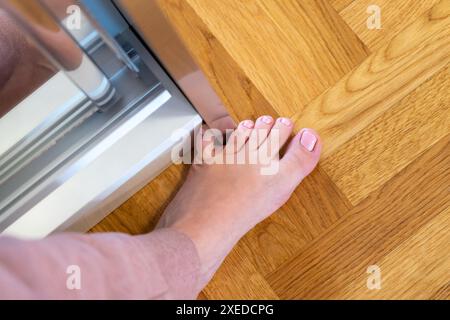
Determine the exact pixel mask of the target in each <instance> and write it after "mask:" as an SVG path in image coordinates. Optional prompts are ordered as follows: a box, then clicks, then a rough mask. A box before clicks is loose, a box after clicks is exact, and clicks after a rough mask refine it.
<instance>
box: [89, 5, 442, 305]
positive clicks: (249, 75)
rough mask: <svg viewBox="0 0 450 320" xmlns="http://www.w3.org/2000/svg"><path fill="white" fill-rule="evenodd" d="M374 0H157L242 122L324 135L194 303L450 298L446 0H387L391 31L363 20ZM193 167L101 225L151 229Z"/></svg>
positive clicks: (170, 174)
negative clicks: (318, 155) (291, 123)
mask: <svg viewBox="0 0 450 320" xmlns="http://www.w3.org/2000/svg"><path fill="white" fill-rule="evenodd" d="M136 1H138V0H136ZM139 1H145V0H139ZM369 2H370V1H368V0H329V1H323V0H320V1H314V0H305V1H303V0H302V1H294V0H286V1H275V0H246V1H238V0H225V1H223V0H158V3H159V5H160V6H161V7H162V9H163V11H164V12H165V14H166V16H167V17H168V19H169V21H170V22H171V23H172V24H173V26H174V29H175V30H176V32H177V33H178V34H179V36H180V37H181V38H182V39H183V41H184V42H185V44H186V47H187V48H188V50H189V51H190V52H191V54H192V55H193V56H194V57H195V59H196V60H197V61H198V63H199V65H200V66H201V68H202V70H203V71H204V72H205V74H206V75H207V77H208V78H209V80H210V81H211V83H212V85H213V87H214V89H215V90H216V91H217V93H218V95H219V96H220V97H221V98H222V99H223V101H224V104H225V105H226V106H227V108H228V109H229V111H230V114H231V115H232V116H233V117H234V118H235V119H236V120H242V119H246V118H251V119H254V118H255V117H257V116H259V115H261V114H270V115H272V116H289V115H291V116H292V117H293V119H294V120H295V123H296V128H297V129H299V128H301V127H314V128H316V129H318V131H319V132H320V134H321V136H322V138H323V139H324V141H325V150H324V155H323V158H322V160H321V162H320V164H319V166H318V169H317V170H316V171H314V172H313V174H312V175H311V176H309V177H308V178H306V179H305V180H304V181H303V183H302V184H301V186H300V187H299V188H298V189H297V190H296V191H295V193H294V195H293V197H292V198H291V199H290V200H289V201H288V203H287V204H286V205H285V206H283V207H282V208H281V209H280V210H279V211H278V212H276V213H275V214H274V215H273V216H271V217H270V218H269V219H267V220H266V221H264V222H262V223H261V224H259V225H258V226H256V228H255V229H253V230H252V231H251V232H249V233H248V234H247V235H246V236H245V237H244V238H243V239H242V240H241V241H240V242H239V243H238V245H237V246H236V248H235V249H234V250H233V251H232V253H231V254H230V256H229V257H227V259H226V260H225V262H224V264H223V265H222V266H221V268H220V269H219V271H218V272H217V274H216V275H215V277H214V278H213V280H212V281H211V283H210V284H209V285H208V286H207V287H206V288H205V289H204V291H203V293H202V294H201V296H200V297H199V298H200V299H224V298H231V299H233V298H242V299H244V298H254V299H265V298H270V299H278V298H282V299H286V298H333V299H344V298H345V299H353V298H359V299H365V298H368V299H374V298H381V299H388V298H396V299H405V298H409V299H421V298H424V299H450V279H449V277H448V270H450V261H449V260H450V259H449V255H448V254H449V252H448V250H447V248H446V247H447V246H448V245H447V244H448V242H449V234H450V222H449V214H450V213H449V204H450V194H449V192H448V191H449V189H448V181H449V178H450V177H449V175H450V167H449V166H450V161H449V160H450V159H449V152H450V151H449V150H450V149H449V140H450V127H449V126H450V124H449V119H450V116H449V110H448V107H449V105H450V104H449V99H450V98H449V97H450V93H449V85H450V83H449V78H450V77H449V71H448V63H449V59H450V42H449V41H448V39H449V38H450V37H449V35H450V25H449V24H450V21H449V20H450V18H449V14H450V1H449V0H441V1H437V0H424V1H413V0H408V1H400V0H392V1H387V0H380V1H377V4H378V5H380V6H381V8H382V26H383V29H382V30H381V31H378V30H370V31H369V30H365V29H364V27H365V23H366V19H367V16H368V15H367V13H366V8H367V5H368V4H369ZM142 22H143V23H144V26H143V27H144V28H145V19H142ZM369 49H370V50H371V51H372V53H369ZM186 169H187V168H186V167H177V166H172V167H170V168H169V169H168V170H166V171H165V172H164V173H162V174H161V175H160V176H159V177H158V178H157V179H155V180H154V181H152V182H151V183H150V184H149V185H148V186H147V187H145V188H144V189H143V190H141V191H140V192H138V193H137V194H136V195H135V196H134V197H132V198H131V199H130V200H129V201H127V202H126V203H125V204H124V205H122V206H121V207H120V208H119V209H117V210H116V212H114V213H113V214H111V215H110V216H109V217H107V218H106V219H105V220H104V221H103V222H101V223H100V224H99V225H98V226H96V227H95V228H94V229H93V231H123V232H127V233H132V234H137V233H142V232H147V231H149V230H151V229H152V227H153V226H154V225H155V223H156V221H157V219H158V217H159V215H160V214H161V213H162V211H163V210H164V207H165V206H166V204H167V203H168V202H169V201H170V199H171V198H172V197H173V195H174V194H175V192H176V190H177V188H178V187H179V186H180V184H181V183H182V181H183V177H184V174H185V172H186ZM372 264H377V265H379V266H380V268H381V275H382V289H381V290H378V291H370V290H368V289H367V287H366V280H367V276H368V275H367V273H366V270H367V267H368V266H369V265H372Z"/></svg>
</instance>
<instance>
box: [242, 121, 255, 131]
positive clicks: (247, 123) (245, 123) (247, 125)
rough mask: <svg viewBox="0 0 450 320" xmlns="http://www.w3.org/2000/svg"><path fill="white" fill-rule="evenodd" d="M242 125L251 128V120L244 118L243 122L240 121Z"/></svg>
mask: <svg viewBox="0 0 450 320" xmlns="http://www.w3.org/2000/svg"><path fill="white" fill-rule="evenodd" d="M242 125H243V126H244V127H246V128H247V129H252V128H253V121H251V120H245V121H244V122H242Z"/></svg>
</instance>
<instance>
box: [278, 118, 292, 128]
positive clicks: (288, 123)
mask: <svg viewBox="0 0 450 320" xmlns="http://www.w3.org/2000/svg"><path fill="white" fill-rule="evenodd" d="M280 122H281V123H282V124H284V125H285V126H288V127H290V126H291V125H292V122H291V120H289V119H288V118H280Z"/></svg>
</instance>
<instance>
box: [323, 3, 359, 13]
mask: <svg viewBox="0 0 450 320" xmlns="http://www.w3.org/2000/svg"><path fill="white" fill-rule="evenodd" d="M353 1H355V0H329V2H330V4H331V6H332V7H333V8H334V9H335V10H336V11H337V12H340V11H342V10H343V9H345V8H346V7H348V6H349V5H350V4H351V3H352V2H353Z"/></svg>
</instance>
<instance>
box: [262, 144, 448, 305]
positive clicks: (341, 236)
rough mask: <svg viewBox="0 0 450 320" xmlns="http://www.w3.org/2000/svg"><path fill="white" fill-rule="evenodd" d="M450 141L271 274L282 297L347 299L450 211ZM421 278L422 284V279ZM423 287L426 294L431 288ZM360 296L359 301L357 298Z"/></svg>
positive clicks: (380, 190)
mask: <svg viewBox="0 0 450 320" xmlns="http://www.w3.org/2000/svg"><path fill="white" fill-rule="evenodd" d="M449 137H450V136H447V137H446V138H445V139H443V140H442V141H441V142H439V143H438V144H436V145H435V146H433V148H431V149H430V150H428V151H427V152H426V153H425V154H423V155H422V156H421V157H420V158H418V159H417V160H416V161H414V162H413V163H412V164H411V165H409V166H408V167H406V168H405V169H404V170H403V171H402V172H400V173H399V174H398V175H397V176H396V177H394V178H393V179H391V180H390V181H389V182H388V183H386V185H384V186H383V187H381V188H380V189H379V190H377V191H376V192H374V193H373V194H372V195H371V196H370V197H369V198H367V199H366V200H364V201H363V202H361V204H359V205H358V206H356V207H355V208H353V209H352V210H351V211H350V212H349V213H348V214H347V215H346V216H345V217H344V218H343V219H341V220H340V221H339V222H338V223H337V224H336V225H335V226H333V228H332V230H330V231H329V232H327V233H326V234H324V235H323V236H322V237H321V238H320V239H318V240H317V241H315V242H314V243H312V244H311V245H310V246H309V248H308V249H306V250H303V251H301V252H299V254H298V255H297V256H294V257H293V258H292V259H291V260H290V261H289V262H287V263H286V264H284V265H283V266H281V267H280V268H278V269H277V270H276V271H275V272H274V273H273V274H271V275H270V276H269V277H268V279H269V283H270V284H271V285H272V287H273V288H274V290H275V292H276V293H278V295H279V296H280V298H290V299H292V298H296V299H299V298H308V299H310V298H330V299H331V298H338V297H342V296H341V293H342V290H343V289H344V288H346V287H347V285H350V284H351V283H352V281H353V280H354V279H355V278H357V277H358V276H359V275H361V274H364V273H365V272H366V269H367V267H368V266H370V265H374V264H377V263H378V262H379V261H380V260H381V259H382V258H383V256H385V255H386V253H389V252H391V251H392V250H394V248H395V247H397V246H400V245H401V244H402V243H403V242H404V241H406V240H407V239H408V238H409V237H411V236H413V235H414V234H415V233H416V232H418V230H420V229H421V228H423V227H424V226H425V225H426V224H427V223H429V222H430V221H432V220H433V219H434V218H435V217H437V216H438V215H439V213H441V212H443V211H444V210H448V206H449V203H450V193H449V192H448V181H449V179H450V151H449V150H450V148H449V147H450V146H449V141H450V139H449ZM446 230H447V231H448V225H447V226H445V229H444V231H446ZM442 257H443V254H442ZM447 264H448V261H447ZM394 267H395V266H394ZM415 276H416V279H417V280H420V279H421V277H420V274H416V275H415ZM439 281H443V279H439ZM444 281H447V279H445V278H444ZM409 285H411V284H409ZM419 285H420V286H421V288H422V289H423V288H425V287H426V286H427V283H426V282H425V283H421V284H419ZM415 294H416V295H417V294H418V292H416V291H415ZM356 297H359V296H358V295H357V294H356V295H355V296H354V298H356ZM401 297H402V296H401V295H397V296H396V298H401Z"/></svg>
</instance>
